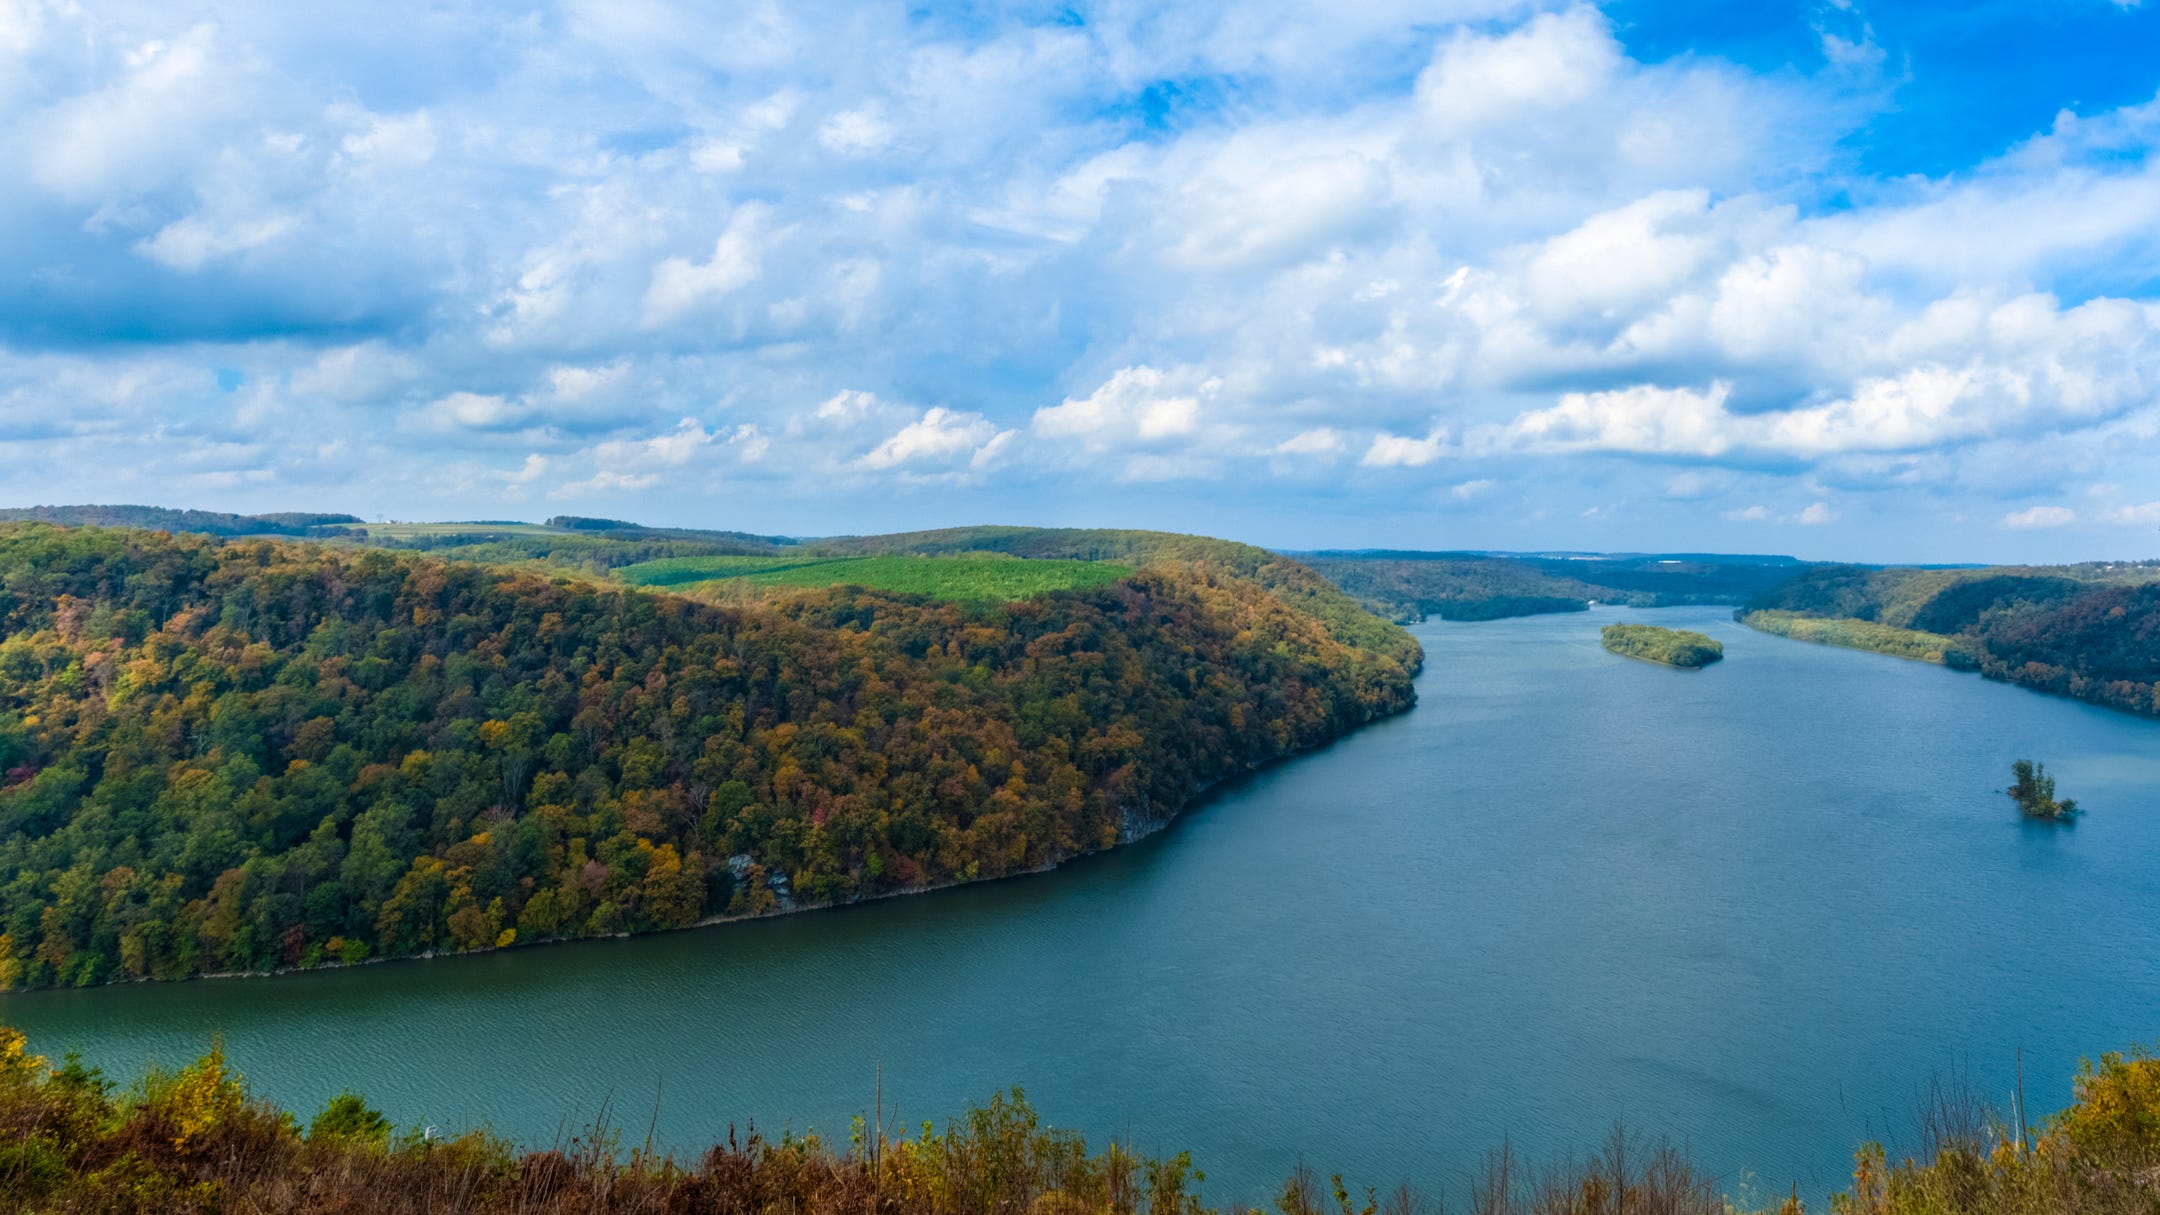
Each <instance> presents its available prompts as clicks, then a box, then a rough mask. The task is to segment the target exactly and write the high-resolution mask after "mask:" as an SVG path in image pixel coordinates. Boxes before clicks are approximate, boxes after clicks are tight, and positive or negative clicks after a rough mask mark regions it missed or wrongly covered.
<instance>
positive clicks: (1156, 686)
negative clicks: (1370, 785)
mask: <svg viewBox="0 0 2160 1215" xmlns="http://www.w3.org/2000/svg"><path fill="white" fill-rule="evenodd" d="M476 526H492V525H476ZM621 530H624V529H620V528H617V529H606V530H601V531H600V533H599V534H597V535H595V534H593V533H592V532H591V531H581V530H580V529H575V528H562V527H558V528H556V529H555V530H553V531H550V532H549V533H547V534H545V535H541V536H538V537H532V539H534V540H536V541H537V542H538V543H539V544H540V545H542V546H546V545H554V544H557V543H562V544H565V545H567V546H569V547H568V551H570V552H572V553H573V554H575V556H574V557H573V559H572V560H571V561H570V562H569V563H568V565H567V568H565V567H557V566H553V565H550V564H548V561H549V558H550V556H551V555H552V553H551V551H550V550H546V549H544V548H532V549H523V550H518V551H515V552H512V553H510V554H508V555H506V557H505V558H504V561H503V562H490V561H486V560H475V559H471V557H472V549H471V548H470V547H460V548H458V549H457V550H455V551H457V552H459V553H460V554H461V555H462V556H465V557H466V558H467V559H464V560H456V561H446V560H442V559H439V558H437V557H435V556H432V555H428V554H422V553H410V552H397V551H386V550H384V549H382V548H377V547H369V546H364V545H355V544H352V543H330V544H325V543H294V542H290V541H282V540H267V539H240V540H224V539H219V538H214V537H208V536H202V535H171V534H166V533H162V532H148V531H139V530H115V529H102V528H64V527H57V526H52V525H48V524H39V523H28V524H10V525H4V526H0V985H4V986H42V985H49V984H91V983H99V982H104V981H109V980H122V979H141V978H158V979H175V978H183V977H186V976H188V975H194V974H205V973H219V972H233V971H263V970H269V969H273V968H278V967H291V966H313V965H320V964H325V963H331V962H340V961H343V962H354V961H360V960H363V959H368V958H381V957H396V956H401V955H409V954H417V953H426V952H432V951H442V950H473V949H488V948H494V947H499V946H506V945H514V944H526V943H529V942H534V941H544V940H554V939H562V938H571V937H586V936H602V935H609V934H617V933H625V932H639V931H646V930H652V929H660V928H671V927H677V926H681V925H686V924H692V923H696V922H698V921H700V920H703V919H708V918H711V917H715V916H721V915H758V914H765V913H770V912H774V911H781V910H789V909H793V908H801V907H809V906H817V905H823V904H830V903H841V902H848V901H853V900H857V899H863V898H869V897H875V896H878V895H884V894H892V893H897V892H905V891H912V890H919V889H923V888H927V887H933V886H942V885H948V884H951V883H956V882H967V881H974V880H978V879H984V878H994V877H999V876H1003V875H1006V874H1015V873H1024V872H1028V871H1031V870H1036V869H1041V868H1044V867H1047V866H1050V865H1054V864H1057V863H1058V862H1059V861H1061V860H1064V859H1066V858H1068V857H1072V856H1075V855H1078V854H1080V853H1084V852H1088V851H1092V850H1095V849H1099V848H1105V847H1109V846H1111V845H1113V844H1115V843H1117V842H1119V841H1120V840H1124V839H1130V838H1132V837H1134V836H1135V835H1137V834H1141V833H1144V832H1146V831H1148V830H1151V829H1152V828H1153V827H1155V826H1157V825H1160V824H1161V823H1162V822H1164V821H1166V820H1167V819H1168V818H1169V817H1171V816H1173V815H1175V814H1176V813H1177V812H1178V811H1179V810H1181V809H1183V808H1184V807H1186V806H1187V805H1189V804H1191V802H1192V800H1193V799H1194V798H1195V797H1196V796H1198V795H1199V794H1200V793H1201V792H1202V791H1204V790H1205V789H1207V788H1208V787H1209V786H1211V785H1213V784H1215V783H1216V782H1218V781H1220V780H1222V779H1224V778H1226V777H1228V776H1231V775H1234V774H1236V773H1239V772H1243V771H1246V770H1248V769H1250V768H1253V767H1255V766H1257V765H1260V764H1264V763H1267V762H1269V761H1271V760H1275V759H1279V758H1282V757H1284V756H1287V755H1291V754H1295V753H1296V752H1299V751H1302V750H1305V749H1308V748H1311V747H1314V746H1317V745H1319V744H1321V743H1323V742H1326V741H1328V740H1329V739H1332V738H1334V737H1336V736H1338V735H1340V734H1341V733H1343V732H1344V731H1347V730H1350V729H1353V728H1355V727H1356V726H1357V725H1359V724H1360V723H1363V722H1366V721H1370V720H1372V719H1373V718H1375V717H1378V716H1381V715H1384V714H1389V713H1394V712H1397V711H1399V710H1401V709H1403V708H1406V707H1407V706H1408V705H1409V704H1410V703H1411V700H1412V691H1411V677H1412V675H1413V674H1414V673H1415V671H1416V669H1417V667H1418V665H1419V663H1420V662H1421V661H1422V654H1421V652H1420V651H1419V649H1418V646H1417V644H1416V642H1414V641H1413V640H1412V639H1411V638H1410V637H1409V636H1408V635H1407V634H1406V633H1404V632H1403V631H1402V630H1400V629H1398V628H1396V627H1394V626H1392V625H1389V624H1387V623H1385V622H1383V621H1380V620H1378V619H1375V618H1373V617H1372V616H1369V615H1367V614H1366V613H1365V612H1363V611H1362V610H1360V609H1359V608H1358V607H1357V606H1356V605H1355V604H1354V603H1352V602H1351V601H1350V600H1349V599H1348V598H1346V597H1345V596H1344V595H1343V594H1342V593H1341V592H1340V591H1338V590H1336V589H1335V588H1334V587H1333V586H1331V585H1329V584H1328V583H1327V582H1325V581H1324V580H1322V579H1321V578H1319V577H1318V576H1316V575H1314V574H1313V573H1312V572H1311V571H1309V570H1307V569H1305V568H1304V567H1303V566H1301V565H1299V564H1297V563H1296V562H1293V561H1289V560H1287V559H1284V558H1281V557H1278V556H1275V555H1274V554H1271V553H1267V552H1264V551H1263V550H1259V549H1253V548H1249V547H1247V546H1244V545H1237V544H1230V543H1227V542H1223V541H1214V540H1206V539H1202V538H1199V537H1185V536H1169V535H1163V534H1158V533H1144V532H1071V533H1065V532H1045V531H1030V530H1023V529H984V530H982V531H979V532H974V533H968V534H960V533H934V534H933V533H925V534H922V535H917V536H909V537H887V538H870V539H855V540H850V541H846V542H844V543H841V544H838V545H836V547H835V549H834V550H832V551H830V552H828V553H827V554H826V555H825V556H824V557H822V558H818V559H813V560H808V561H804V560H800V559H798V558H778V557H773V556H766V555H738V556H730V557H724V558H722V557H717V556H715V555H706V556H701V557H696V558H687V559H686V558H682V557H676V558H672V559H670V560H669V561H663V562H660V563H659V564H658V565H641V564H640V563H622V564H624V565H626V566H627V569H626V576H627V578H628V579H637V578H639V577H647V578H649V577H652V576H654V571H656V570H657V571H661V574H660V576H661V577H667V576H670V575H669V574H668V573H667V572H666V571H674V572H675V573H676V574H681V573H682V572H684V571H691V572H695V573H697V574H698V575H699V580H697V581H691V582H688V583H684V584H682V585H681V586H680V587H679V588H676V589H655V588H651V587H646V586H638V585H632V584H631V583H630V581H627V580H621V579H612V578H596V577H594V576H593V575H592V574H591V573H590V572H588V571H587V570H586V569H585V568H584V564H585V562H586V560H587V559H588V558H589V557H590V556H591V554H592V551H593V548H594V546H596V545H597V546H602V547H605V546H610V545H620V546H623V547H627V548H630V549H632V550H639V549H641V548H642V547H643V546H646V545H649V544H652V543H656V542H661V543H666V542H673V541H672V540H671V539H670V538H668V537H661V538H659V540H658V541H655V539H654V538H653V537H650V536H646V535H637V534H633V535H629V536H617V535H615V534H614V533H615V532H619V531H621ZM691 542H692V543H707V541H705V540H694V541H691ZM490 543H494V542H492V541H491V542H490ZM986 552H987V553H989V554H991V555H984V554H985V553H986ZM946 553H955V554H963V555H942V554H946ZM964 554H973V555H964ZM685 560H688V561H690V564H689V565H684V564H682V563H683V562H684V561H685ZM790 561H792V562H793V564H792V566H789V567H788V568H782V567H783V566H786V565H788V563H789V562H790ZM699 562H704V563H707V564H703V565H699V564H698V563H699ZM713 562H718V564H712V563H713ZM745 562H748V563H750V564H748V565H745V564H744V563H745ZM604 564H606V565H607V567H608V568H614V565H615V564H616V563H614V562H606V563H604ZM640 569H642V570H644V571H645V572H644V573H643V574H640V573H638V572H637V571H639V570H640ZM746 580H754V581H758V583H759V593H758V594H757V595H755V596H749V597H744V596H741V595H739V594H738V593H736V591H735V590H733V589H731V588H736V587H737V585H738V584H740V583H743V582H745V581H746ZM716 585H717V586H718V587H720V588H722V590H721V591H720V592H717V593H710V594H709V593H708V588H711V587H713V586H716ZM677 589H679V590H681V591H686V592H689V594H681V593H676V591H677Z"/></svg>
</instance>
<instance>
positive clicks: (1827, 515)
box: [1793, 502, 1838, 527]
mask: <svg viewBox="0 0 2160 1215" xmlns="http://www.w3.org/2000/svg"><path fill="white" fill-rule="evenodd" d="M1837 517H1838V512H1837V510H1836V508H1835V507H1832V506H1831V505H1830V504H1829V503H1828V502H1810V503H1808V505H1807V508H1806V509H1804V510H1802V511H1801V512H1800V514H1799V515H1798V516H1796V517H1795V518H1794V520H1793V522H1795V523H1799V524H1802V525H1804V526H1807V527H1821V526H1822V525H1824V524H1826V523H1835V522H1837Z"/></svg>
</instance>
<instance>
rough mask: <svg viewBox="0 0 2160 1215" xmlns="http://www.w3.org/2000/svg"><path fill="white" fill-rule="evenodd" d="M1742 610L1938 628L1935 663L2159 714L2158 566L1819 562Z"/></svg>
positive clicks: (1901, 627)
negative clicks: (1943, 644)
mask: <svg viewBox="0 0 2160 1215" xmlns="http://www.w3.org/2000/svg"><path fill="white" fill-rule="evenodd" d="M1748 608H1749V610H1750V612H1751V613H1753V612H1785V613H1792V614H1795V615H1798V616H1806V617H1818V618H1824V619H1833V620H1854V621H1861V622H1866V623H1869V624H1877V625H1884V626H1888V627H1889V628H1890V629H1896V630H1908V631H1917V632H1921V633H1928V634H1937V635H1943V636H1947V637H1950V638H1953V639H1955V645H1954V646H1952V647H1950V648H1949V649H1948V650H1946V652H1945V655H1944V657H1943V659H1942V661H1945V662H1948V663H1950V664H1951V665H1954V666H1971V667H1975V668H1977V669H1978V670H1979V671H1980V672H1981V673H1982V674H1984V675H1986V676H1987V677H1988V678H1990V679H2001V680H2007V681H2008V682H2011V683H2016V684H2022V685H2024V686H2026V687H2029V688H2037V689H2039V690H2041V691H2045V692H2054V693H2057V694H2059V695H2064V696H2073V697H2076V698H2077V699H2080V700H2089V701H2092V702H2094V703H2096V704H2103V705H2108V706H2111V707H2113V708H2118V709H2127V710H2129V711H2131V712H2134V713H2147V714H2154V713H2160V563H2153V562H2108V563H2091V564H2086V565H2071V566H2038V567H1998V568H1990V569H1976V570H1973V569H1960V570H1929V569H1901V568H1890V569H1874V568H1869V567H1864V566H1823V567H1818V568H1816V569H1813V570H1809V571H1807V572H1805V573H1803V574H1801V575H1800V576H1798V577H1796V578H1794V579H1793V580H1792V581H1791V582H1789V583H1787V584H1785V585H1784V586H1781V587H1779V588H1778V589H1777V590H1775V591H1772V592H1770V593H1769V594H1766V595H1763V596H1761V597H1760V598H1758V599H1756V600H1755V601H1753V602H1751V603H1750V604H1749V605H1748ZM1742 619H1743V620H1751V619H1754V618H1753V617H1751V616H1743V617H1742ZM1852 632H1853V634H1854V635H1855V636H1857V637H1860V638H1861V639H1862V640H1865V639H1866V637H1867V636H1868V635H1867V634H1865V633H1864V632H1863V631H1862V630H1858V629H1855V630H1852ZM1863 648H1875V647H1873V646H1864V647H1863Z"/></svg>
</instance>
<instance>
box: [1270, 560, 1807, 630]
mask: <svg viewBox="0 0 2160 1215" xmlns="http://www.w3.org/2000/svg"><path fill="white" fill-rule="evenodd" d="M1300 559H1301V560H1303V561H1304V562H1305V563H1306V564H1307V565H1309V566H1311V567H1312V568H1313V569H1314V570H1315V571H1316V572H1318V573H1319V574H1320V575H1321V576H1323V577H1325V578H1327V579H1328V580H1329V581H1331V582H1333V583H1334V584H1335V585H1336V586H1339V587H1341V588H1342V589H1343V591H1344V592H1345V593H1347V594H1348V595H1349V596H1350V597H1351V598H1353V599H1355V600H1357V601H1358V602H1359V603H1360V604H1362V605H1363V606H1364V607H1365V608H1366V609H1367V610H1368V611H1371V612H1373V613H1376V614H1378V615H1380V616H1384V617H1387V618H1388V619H1391V620H1397V621H1402V622H1405V623H1409V622H1414V621H1418V620H1424V619H1426V618H1428V617H1438V618H1439V619H1442V620H1497V619H1500V618H1502V617H1506V616H1533V615H1538V614H1541V613H1546V612H1580V611H1585V610H1587V609H1588V608H1589V606H1590V604H1591V603H1592V602H1598V603H1622V604H1626V605H1627V606H1629V607H1675V606H1679V605H1682V604H1691V603H1732V604H1739V603H1745V602H1747V601H1748V600H1749V599H1750V598H1751V597H1753V596H1756V595H1759V594H1762V593H1763V592H1765V591H1767V590H1769V589H1770V588H1772V587H1774V586H1776V585H1778V584H1779V583H1781V582H1783V581H1785V580H1786V579H1788V578H1791V577H1792V576H1793V575H1794V574H1795V573H1796V572H1798V571H1800V570H1802V569H1805V568H1806V566H1805V565H1804V564H1803V563H1801V562H1798V561H1795V560H1793V559H1792V558H1790V557H1747V556H1738V557H1721V556H1711V555H1706V554H1700V553H1682V554H1675V555H1651V556H1643V555H1629V554H1595V555H1573V556H1538V555H1531V554H1498V553H1424V552H1409V551H1393V550H1371V551H1362V552H1323V553H1306V554H1300Z"/></svg>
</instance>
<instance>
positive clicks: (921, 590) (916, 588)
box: [616, 553, 1132, 603]
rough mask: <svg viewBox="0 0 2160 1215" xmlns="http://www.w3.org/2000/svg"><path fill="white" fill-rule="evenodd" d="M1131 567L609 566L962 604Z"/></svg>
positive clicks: (854, 562)
mask: <svg viewBox="0 0 2160 1215" xmlns="http://www.w3.org/2000/svg"><path fill="white" fill-rule="evenodd" d="M1131 573H1132V568H1131V567H1130V566H1125V565H1118V564H1114V563H1112V562H1107V561H1068V560H1053V559H1037V558H1027V557H1008V556H1004V555H1002V554H981V553H969V554H960V555H954V556H875V557H809V556H802V557H791V556H780V557H725V556H723V557H675V558H669V559H666V560H661V561H645V562H641V563H639V564H637V565H630V566H625V567H623V568H622V569H621V570H618V571H617V572H616V576H617V577H619V578H621V579H622V580H623V581H625V582H628V583H631V584H633V585H636V586H647V587H665V588H668V589H670V590H678V591H681V590H726V589H730V588H731V587H742V588H745V589H749V588H788V589H796V590H815V589H819V588H823V587H828V586H859V587H864V588H867V589H869V590H876V591H892V592H895V593H897V594H904V595H928V596H931V597H933V598H938V599H952V600H959V601H962V602H987V603H1009V602H1012V601H1015V600H1020V599H1029V598H1033V597H1034V596H1036V595H1043V594H1048V593H1050V592H1051V591H1072V590H1088V589H1090V588H1093V587H1098V586H1106V585H1108V584H1110V583H1112V582H1115V581H1117V580H1118V579H1120V578H1123V577H1125V576H1126V575H1128V574H1131Z"/></svg>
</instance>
